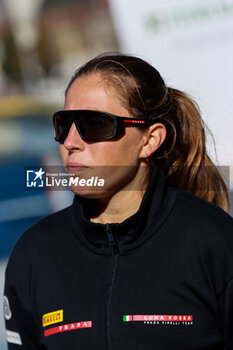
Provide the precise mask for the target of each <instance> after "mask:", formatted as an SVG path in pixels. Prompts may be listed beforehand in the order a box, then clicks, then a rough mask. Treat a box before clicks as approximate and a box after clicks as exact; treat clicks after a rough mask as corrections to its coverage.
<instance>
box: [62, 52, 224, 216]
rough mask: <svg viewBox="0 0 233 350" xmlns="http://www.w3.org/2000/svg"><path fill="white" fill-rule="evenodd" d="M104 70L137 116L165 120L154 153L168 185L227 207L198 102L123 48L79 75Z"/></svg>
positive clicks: (87, 66)
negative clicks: (211, 156)
mask: <svg viewBox="0 0 233 350" xmlns="http://www.w3.org/2000/svg"><path fill="white" fill-rule="evenodd" d="M90 73H100V74H101V76H102V77H103V78H104V79H106V80H107V82H108V83H110V84H112V85H113V87H114V89H115V91H116V94H117V97H118V98H119V100H120V101H121V103H122V104H123V105H124V106H125V107H126V108H127V109H128V110H129V111H130V112H131V113H132V115H133V116H135V117H137V118H148V119H156V120H158V121H159V122H161V123H163V124H164V125H165V127H166V130H167V136H166V139H165V141H164V142H163V144H162V146H161V147H160V148H159V149H158V150H157V151H156V152H155V153H154V154H153V155H152V156H151V157H150V160H149V164H150V166H151V167H153V164H156V165H157V166H159V167H160V168H161V169H162V170H163V171H164V173H165V175H166V178H167V182H168V184H169V185H170V186H172V187H175V188H178V189H182V190H184V191H187V192H191V193H193V194H195V195H197V196H199V197H201V198H204V199H205V200H207V201H209V202H212V203H214V204H216V205H218V206H220V207H222V208H223V209H225V210H227V211H229V207H230V204H229V196H228V191H227V187H226V185H225V183H224V180H223V177H222V175H221V174H220V172H219V170H218V169H217V167H216V166H215V165H214V164H213V162H212V161H211V159H210V158H209V156H208V154H207V151H206V141H205V131H204V122H203V120H202V118H201V115H200V110H199V107H198V105H197V104H196V102H195V101H194V100H193V99H192V98H191V97H189V96H188V95H187V94H185V93H184V92H181V91H179V90H176V89H173V88H171V87H167V86H166V85H165V83H164V80H163V79H162V77H161V75H160V74H159V72H158V71H157V70H156V69H155V68H154V67H152V66H151V65H150V64H149V63H147V62H145V61H144V60H142V59H140V58H137V57H133V56H127V55H123V54H118V53H117V54H104V55H100V56H97V57H95V58H94V59H92V60H90V61H89V62H87V63H86V64H85V65H83V66H82V67H81V68H79V69H78V70H77V71H76V72H75V74H74V75H73V77H72V78H71V80H70V82H69V84H68V87H67V89H66V94H67V92H68V90H69V88H70V86H71V85H72V83H73V82H74V80H75V79H77V78H78V77H80V76H82V75H86V74H90Z"/></svg>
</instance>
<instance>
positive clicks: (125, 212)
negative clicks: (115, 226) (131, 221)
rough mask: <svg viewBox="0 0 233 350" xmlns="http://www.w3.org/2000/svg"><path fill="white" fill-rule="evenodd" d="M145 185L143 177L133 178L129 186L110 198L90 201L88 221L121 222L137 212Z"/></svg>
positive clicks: (146, 182)
mask: <svg viewBox="0 0 233 350" xmlns="http://www.w3.org/2000/svg"><path fill="white" fill-rule="evenodd" d="M146 178H148V176H147V177H146ZM142 184H143V186H142ZM147 184H148V181H145V175H144V178H143V179H142V178H141V177H140V178H138V177H137V176H135V178H134V179H133V181H132V182H131V183H130V184H128V185H127V186H126V187H125V188H124V189H122V190H121V191H119V192H117V193H114V194H113V195H111V197H110V198H104V199H103V198H101V199H93V200H91V201H92V203H91V205H90V206H88V209H87V215H88V217H89V218H90V221H92V222H96V223H102V224H106V223H120V222H123V221H124V220H126V219H127V218H129V217H130V216H132V215H133V214H135V213H136V212H137V211H138V209H139V207H140V204H141V201H142V198H143V196H144V193H145V191H146V187H147ZM140 185H141V186H140ZM139 188H140V189H139Z"/></svg>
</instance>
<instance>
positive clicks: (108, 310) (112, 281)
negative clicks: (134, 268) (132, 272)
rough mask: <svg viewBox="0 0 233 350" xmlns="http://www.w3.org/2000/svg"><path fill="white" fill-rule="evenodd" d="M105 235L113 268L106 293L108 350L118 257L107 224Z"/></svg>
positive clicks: (116, 248) (116, 247)
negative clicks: (109, 247) (110, 250)
mask: <svg viewBox="0 0 233 350" xmlns="http://www.w3.org/2000/svg"><path fill="white" fill-rule="evenodd" d="M106 233H107V237H108V243H109V245H110V246H111V247H112V261H113V267H112V277H111V283H110V288H109V293H108V300H107V325H106V326H107V327H106V329H107V334H106V335H107V349H108V350H110V305H111V297H112V290H113V283H114V279H115V274H116V264H117V257H118V252H119V249H118V246H117V242H116V239H115V237H114V235H113V232H112V228H111V226H110V225H109V224H106Z"/></svg>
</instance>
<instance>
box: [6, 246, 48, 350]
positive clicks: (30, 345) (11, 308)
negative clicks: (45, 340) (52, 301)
mask: <svg viewBox="0 0 233 350" xmlns="http://www.w3.org/2000/svg"><path fill="white" fill-rule="evenodd" d="M26 248H27V247H25V246H24V244H16V246H15V248H14V250H13V252H12V254H11V257H10V259H9V262H8V265H7V268H6V273H5V289H4V299H3V309H4V318H5V325H6V338H7V343H8V349H9V350H17V349H18V350H21V349H24V350H29V349H30V350H36V349H37V350H39V349H45V348H44V347H42V346H41V345H40V343H39V337H40V333H39V327H38V325H36V322H35V317H34V314H33V308H32V300H31V295H30V294H31V292H30V285H31V278H32V276H30V270H31V265H30V261H29V259H28V258H27V251H26Z"/></svg>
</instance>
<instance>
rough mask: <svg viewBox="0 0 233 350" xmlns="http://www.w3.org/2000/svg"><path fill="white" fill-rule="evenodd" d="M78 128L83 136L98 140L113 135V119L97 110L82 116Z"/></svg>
mask: <svg viewBox="0 0 233 350" xmlns="http://www.w3.org/2000/svg"><path fill="white" fill-rule="evenodd" d="M80 124H81V125H80V128H81V131H82V134H83V136H84V138H86V139H87V140H93V141H95V140H96V141H98V140H101V139H105V138H110V137H113V136H114V119H113V118H111V117H109V116H108V115H106V114H102V113H99V112H96V113H89V115H87V116H86V118H82V121H81V123H80Z"/></svg>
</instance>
